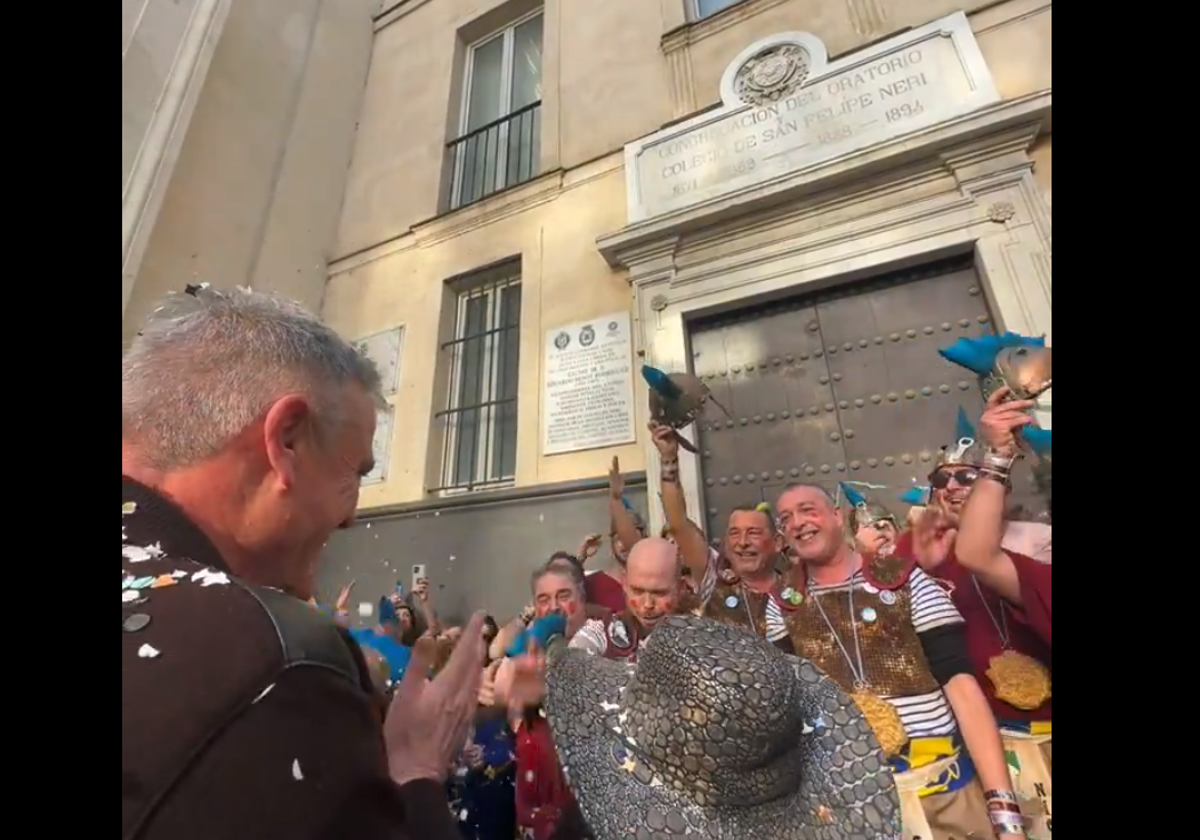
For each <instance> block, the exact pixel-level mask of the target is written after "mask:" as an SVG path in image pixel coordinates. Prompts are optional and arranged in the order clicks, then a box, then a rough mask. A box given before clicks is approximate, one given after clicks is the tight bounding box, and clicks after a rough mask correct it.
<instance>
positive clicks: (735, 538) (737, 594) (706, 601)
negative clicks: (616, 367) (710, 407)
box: [650, 424, 796, 652]
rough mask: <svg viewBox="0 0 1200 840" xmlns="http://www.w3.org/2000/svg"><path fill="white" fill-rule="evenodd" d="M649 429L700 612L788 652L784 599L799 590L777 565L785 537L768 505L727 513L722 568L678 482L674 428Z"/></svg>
mask: <svg viewBox="0 0 1200 840" xmlns="http://www.w3.org/2000/svg"><path fill="white" fill-rule="evenodd" d="M650 431H651V434H652V435H653V439H654V445H655V447H656V448H657V449H658V451H659V455H660V457H661V465H660V470H659V472H660V474H661V478H662V495H661V498H662V506H663V513H664V515H665V516H666V519H667V527H668V528H669V529H670V533H671V536H672V537H673V538H674V541H675V543H676V545H677V546H678V550H679V557H680V559H681V560H682V562H683V564H684V565H685V566H686V567H687V570H688V571H689V572H690V573H691V577H692V579H693V580H695V581H699V584H698V585H697V587H696V592H695V596H696V598H695V601H696V602H697V603H698V604H699V605H700V615H702V616H704V617H705V618H711V619H713V620H714V621H720V622H721V623H723V624H730V625H734V626H737V627H745V628H746V629H748V630H751V631H753V632H754V633H756V634H757V635H759V636H762V637H764V638H765V639H767V641H769V642H772V643H773V644H775V645H776V646H777V647H780V648H782V649H784V650H785V651H788V652H790V651H791V645H790V642H789V641H788V633H787V627H785V626H784V622H783V612H782V610H781V608H780V602H781V601H783V600H787V599H789V598H795V597H796V592H795V590H794V589H793V588H792V587H790V586H788V584H787V581H786V580H785V579H784V577H783V576H782V575H781V574H780V573H779V572H778V571H777V569H776V565H777V560H778V558H779V556H780V553H781V550H782V548H783V541H782V540H781V538H780V536H779V532H778V530H777V529H776V527H775V519H774V517H773V516H772V514H771V509H770V506H769V505H765V504H764V505H758V506H746V507H741V508H736V509H734V510H733V511H732V512H731V513H730V514H729V523H728V526H727V527H726V530H725V556H724V562H725V563H727V564H728V568H727V569H722V565H723V563H722V557H721V555H720V554H718V553H717V551H716V550H714V549H713V548H712V547H710V546H709V544H708V542H707V540H706V539H705V537H704V532H703V531H701V530H700V528H699V526H697V525H696V524H695V523H694V522H692V521H691V520H690V519H689V518H688V515H687V502H686V501H685V499H684V495H683V489H682V488H681V487H680V485H679V442H678V438H677V436H676V432H675V430H674V429H672V428H670V427H669V426H662V425H657V424H651V426H650Z"/></svg>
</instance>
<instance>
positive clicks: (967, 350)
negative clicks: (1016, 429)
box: [938, 332, 1053, 400]
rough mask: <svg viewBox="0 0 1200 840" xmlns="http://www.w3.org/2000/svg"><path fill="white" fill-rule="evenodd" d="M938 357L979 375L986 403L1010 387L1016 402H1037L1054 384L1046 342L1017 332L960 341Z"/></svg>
mask: <svg viewBox="0 0 1200 840" xmlns="http://www.w3.org/2000/svg"><path fill="white" fill-rule="evenodd" d="M938 353H940V354H941V355H942V358H944V359H946V360H947V361H949V362H953V363H954V364H956V365H958V366H959V367H962V368H966V369H967V370H969V371H971V372H972V373H975V374H977V375H978V376H979V378H980V386H981V387H982V389H983V398H984V399H987V398H988V397H989V396H991V395H992V393H994V392H995V391H996V390H997V389H998V388H1001V387H1005V386H1007V387H1008V388H1009V389H1010V390H1011V391H1012V394H1013V397H1015V398H1016V399H1018V400H1033V399H1037V398H1038V397H1039V396H1041V394H1042V393H1043V392H1045V391H1048V390H1049V389H1050V386H1051V384H1052V383H1053V378H1052V376H1051V364H1050V363H1051V358H1052V351H1051V349H1050V348H1049V347H1047V346H1046V339H1045V338H1029V337H1028V336H1024V335H1019V334H1017V333H1014V332H1006V333H1004V334H1003V335H982V336H980V337H979V338H960V339H959V340H958V341H956V342H954V343H953V344H951V345H950V346H949V347H944V348H942V349H941V350H939V351H938Z"/></svg>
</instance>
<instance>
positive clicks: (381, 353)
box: [353, 327, 404, 397]
mask: <svg viewBox="0 0 1200 840" xmlns="http://www.w3.org/2000/svg"><path fill="white" fill-rule="evenodd" d="M403 342H404V327H394V328H392V329H390V330H384V331H383V332H378V333H375V334H374V335H369V336H367V337H366V338H360V339H358V340H357V341H355V342H353V344H354V349H355V350H357V351H358V352H359V353H362V354H363V355H364V356H366V357H367V358H368V359H370V360H371V361H373V362H374V363H375V367H376V368H377V369H378V370H379V379H380V382H381V385H382V390H383V395H384V396H385V397H390V396H391V395H392V394H394V393H396V389H397V388H398V387H400V348H401V346H402V344H403Z"/></svg>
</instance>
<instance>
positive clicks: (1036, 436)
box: [1021, 424, 1050, 456]
mask: <svg viewBox="0 0 1200 840" xmlns="http://www.w3.org/2000/svg"><path fill="white" fill-rule="evenodd" d="M1021 439H1022V440H1023V441H1025V443H1026V445H1028V446H1029V448H1030V449H1032V450H1033V454H1035V455H1038V456H1046V455H1049V454H1050V430H1049V429H1043V428H1042V427H1041V426H1037V425H1032V424H1031V425H1029V426H1026V427H1025V428H1024V429H1022V430H1021Z"/></svg>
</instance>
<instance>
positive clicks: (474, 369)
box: [431, 264, 521, 492]
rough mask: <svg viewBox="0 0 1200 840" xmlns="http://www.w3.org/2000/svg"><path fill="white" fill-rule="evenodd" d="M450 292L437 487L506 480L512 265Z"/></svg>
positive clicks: (513, 459)
mask: <svg viewBox="0 0 1200 840" xmlns="http://www.w3.org/2000/svg"><path fill="white" fill-rule="evenodd" d="M495 271H496V274H495V276H494V279H492V280H490V281H489V282H487V283H485V284H481V285H472V286H471V288H469V289H468V290H466V291H463V292H462V293H461V294H460V295H459V296H458V312H457V315H456V318H455V329H454V338H453V339H452V340H450V341H447V342H445V343H444V344H443V345H442V351H443V353H447V354H449V361H450V364H449V369H450V387H449V393H448V399H447V405H446V408H445V410H444V411H440V412H438V414H437V416H438V417H439V418H440V419H441V420H442V421H443V424H444V429H445V434H444V441H445V444H444V445H445V449H444V453H443V457H442V471H441V473H442V477H441V481H442V486H441V487H437V488H434V490H433V491H431V492H470V491H473V490H484V489H494V488H497V487H504V486H507V485H510V484H511V483H512V480H513V477H514V476H515V474H516V465H517V384H518V373H519V368H520V339H521V282H520V269H519V266H515V265H511V264H510V265H508V266H502V267H499V268H498V269H496V270H495Z"/></svg>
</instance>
